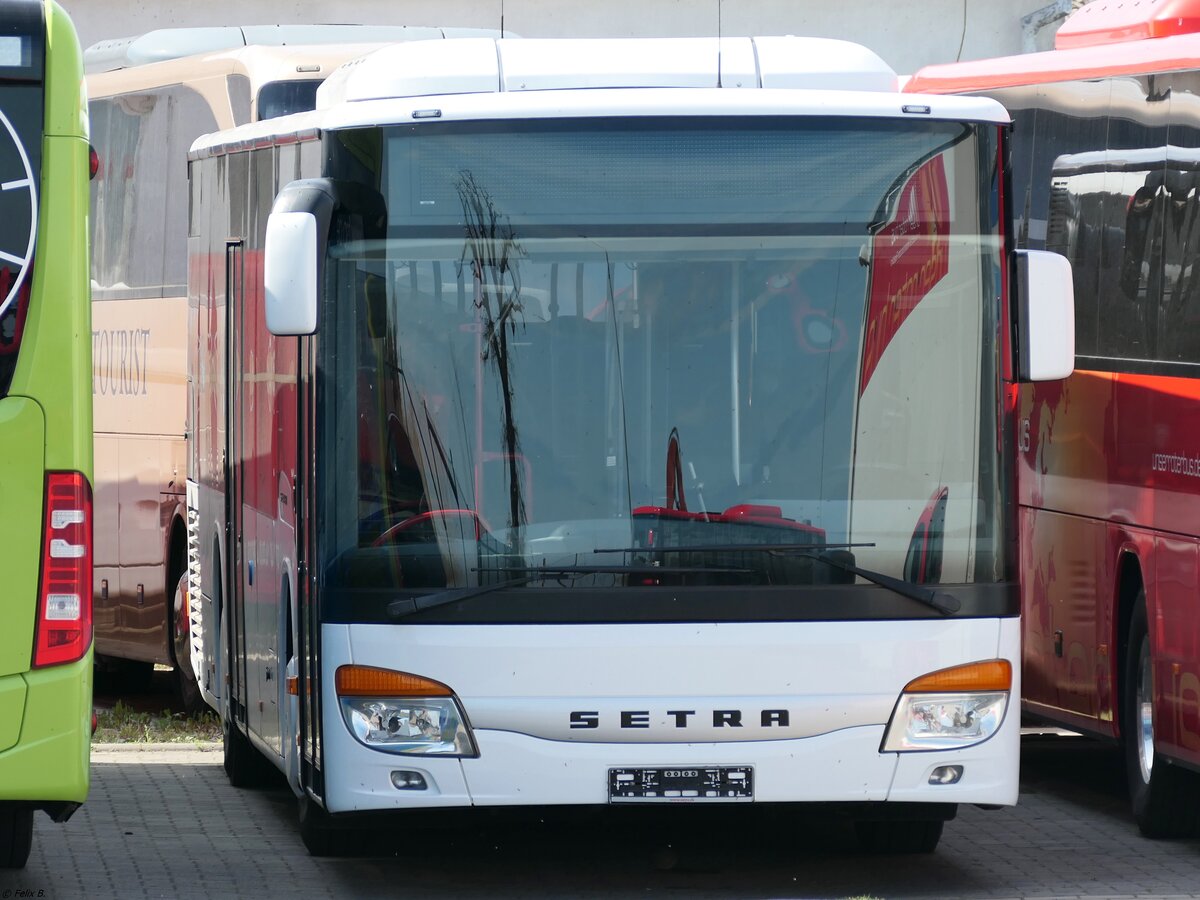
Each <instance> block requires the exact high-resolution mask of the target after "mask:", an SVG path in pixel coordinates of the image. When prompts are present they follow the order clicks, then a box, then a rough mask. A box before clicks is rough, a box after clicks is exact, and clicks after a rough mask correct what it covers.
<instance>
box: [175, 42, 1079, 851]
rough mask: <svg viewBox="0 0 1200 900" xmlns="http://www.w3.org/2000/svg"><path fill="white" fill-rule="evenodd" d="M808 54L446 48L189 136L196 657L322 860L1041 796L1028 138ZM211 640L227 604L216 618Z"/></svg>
mask: <svg viewBox="0 0 1200 900" xmlns="http://www.w3.org/2000/svg"><path fill="white" fill-rule="evenodd" d="M896 81H897V80H896V76H895V75H894V73H893V72H891V71H890V70H889V69H888V68H887V67H886V66H885V65H884V64H883V63H882V62H881V61H880V60H879V58H878V57H876V56H875V55H874V54H872V53H870V52H869V51H867V50H865V49H863V48H860V47H858V46H856V45H852V44H847V43H844V42H839V41H827V40H808V39H800V38H755V39H750V38H736V39H641V40H524V41H521V40H510V39H501V40H483V39H465V40H448V41H440V42H429V43H410V44H407V45H403V46H395V47H390V48H387V49H382V50H379V51H376V52H374V53H372V54H369V55H367V56H365V57H364V58H362V59H360V60H357V61H355V62H352V63H347V64H346V65H345V66H343V67H342V68H341V69H339V70H338V71H337V72H335V73H334V74H333V75H331V76H330V78H329V79H328V80H327V81H326V82H325V84H324V85H323V86H322V87H321V88H320V89H319V91H318V93H317V108H316V109H315V110H314V111H312V112H308V113H301V114H297V115H293V116H288V117H284V118H280V119H276V120H273V121H270V122H260V123H256V124H252V125H247V126H244V127H241V128H238V129H235V130H232V131H227V132H222V133H217V134H212V135H208V136H206V137H204V138H201V139H199V140H198V141H197V142H196V143H195V144H194V145H193V147H192V150H191V154H190V188H191V198H190V210H191V219H190V228H189V266H190V268H189V303H190V304H191V306H192V311H193V315H192V316H191V322H192V323H193V325H194V326H195V329H194V331H193V332H192V334H190V335H189V341H190V342H191V345H192V352H191V353H190V356H189V358H190V359H191V360H192V361H193V368H192V370H191V372H190V378H189V382H190V387H191V390H192V391H193V392H194V395H193V401H192V403H193V409H194V410H195V411H196V412H195V415H196V423H195V428H194V429H193V430H192V432H191V434H190V436H189V442H190V458H189V462H188V473H189V482H188V502H189V506H190V510H189V512H190V516H189V522H190V528H191V529H192V532H191V541H190V545H191V547H192V548H193V553H192V559H191V566H192V571H191V578H192V594H193V596H195V597H199V606H200V609H199V612H200V614H201V615H199V616H196V617H194V626H193V627H194V631H195V633H194V635H193V642H194V649H195V652H196V653H197V654H198V656H199V660H200V666H201V667H202V668H203V669H204V670H207V669H209V668H211V669H212V670H213V671H215V672H218V673H220V677H216V678H212V679H205V681H204V691H205V697H206V699H207V700H208V702H209V703H210V704H211V705H213V706H214V707H215V708H216V709H218V710H219V711H220V713H221V717H222V720H223V722H224V733H225V767H226V771H227V772H228V774H229V777H230V779H231V780H232V781H233V782H234V783H235V784H239V785H244V784H250V783H252V782H254V781H256V780H258V779H259V778H260V777H261V776H262V775H263V774H264V771H269V769H268V764H269V765H270V766H273V767H275V768H278V769H280V770H282V771H283V772H284V773H285V774H286V776H287V778H288V780H289V781H290V783H291V786H292V788H293V790H294V791H295V792H296V794H297V796H298V797H299V799H300V821H301V833H302V836H303V838H304V840H305V843H306V844H307V846H308V847H309V849H310V850H311V851H312V852H315V853H327V852H332V851H334V850H336V849H337V847H338V846H339V843H340V840H339V838H340V836H341V835H343V834H344V833H345V832H344V831H343V830H342V829H343V828H344V827H353V826H355V825H357V824H362V823H364V822H365V821H367V819H368V817H370V818H373V817H374V816H376V815H378V814H381V813H382V814H389V815H403V814H404V813H405V812H406V811H413V810H430V809H433V808H454V807H471V806H478V807H503V806H540V805H605V804H613V805H617V804H628V805H637V804H651V805H652V804H694V805H706V804H722V803H729V804H750V803H754V804H785V803H786V804H798V803H810V802H823V803H829V804H834V805H835V807H834V808H835V809H838V810H840V811H842V812H844V813H846V814H848V815H849V816H851V817H852V818H853V819H854V821H855V823H856V826H857V830H858V833H859V835H860V837H861V838H862V840H863V842H864V843H865V844H866V845H867V846H868V847H872V848H877V849H886V850H900V851H929V850H932V849H933V848H934V847H935V846H936V844H937V842H938V839H939V837H940V835H941V833H942V827H943V822H944V821H945V820H947V819H949V818H951V817H953V815H954V813H955V810H956V809H957V805H958V804H960V803H973V804H985V805H1005V804H1012V803H1014V802H1015V801H1016V798H1017V768H1018V766H1017V762H1018V732H1019V727H1018V726H1019V722H1018V705H1017V702H1016V701H1017V699H1018V693H1019V671H1020V670H1019V665H1018V660H1019V604H1018V596H1017V590H1016V584H1015V558H1014V557H1015V551H1016V543H1015V527H1016V520H1015V507H1014V504H1015V493H1014V486H1013V471H1014V459H1015V452H1016V448H1017V440H1018V436H1017V434H1016V431H1015V421H1014V419H1013V405H1012V398H1013V396H1014V393H1013V391H1014V385H1015V383H1016V382H1017V381H1019V380H1021V379H1055V378H1062V377H1064V376H1065V375H1066V374H1067V373H1068V372H1069V371H1070V369H1071V363H1072V359H1073V357H1072V340H1073V338H1072V335H1073V324H1072V315H1073V313H1072V309H1073V307H1072V300H1071V291H1070V271H1069V265H1068V264H1067V263H1066V261H1065V260H1063V259H1062V258H1061V257H1057V256H1050V255H1047V254H1038V253H1032V252H1031V253H1027V254H1020V255H1018V254H1016V253H1014V252H1013V251H1012V250H1011V245H1010V242H1009V240H1010V237H1009V226H1010V218H1011V213H1010V209H1009V207H1008V205H1007V204H1008V199H1007V197H1006V195H1005V193H1004V186H1005V183H1006V176H1007V173H1006V169H1005V161H1006V159H1007V154H1006V150H1007V147H1006V142H1007V125H1008V117H1007V115H1006V114H1005V112H1004V111H1003V109H1002V108H1001V107H1000V106H999V105H997V104H995V103H994V102H992V101H990V100H985V99H977V98H958V97H921V96H915V95H904V94H900V93H898V92H897V89H896ZM195 623H198V624H195Z"/></svg>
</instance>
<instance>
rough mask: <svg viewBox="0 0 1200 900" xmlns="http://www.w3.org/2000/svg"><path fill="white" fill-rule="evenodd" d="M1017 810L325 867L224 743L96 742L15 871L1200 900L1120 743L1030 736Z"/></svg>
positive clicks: (539, 838) (62, 888)
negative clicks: (1130, 773) (239, 780)
mask: <svg viewBox="0 0 1200 900" xmlns="http://www.w3.org/2000/svg"><path fill="white" fill-rule="evenodd" d="M1025 740H1026V743H1025V747H1024V757H1023V763H1022V770H1023V774H1022V795H1021V802H1020V804H1019V805H1018V806H1017V807H1016V808H1015V809H1006V810H1000V811H983V810H979V809H975V808H967V809H963V810H962V811H961V812H960V813H959V816H958V818H957V819H955V820H954V821H953V822H950V823H948V824H947V826H946V832H945V835H944V837H943V838H942V842H941V845H940V847H939V848H938V851H937V852H936V853H935V854H933V855H929V856H917V857H869V856H865V855H863V854H861V853H860V852H859V851H858V850H857V848H856V845H855V842H854V839H853V834H852V832H851V831H850V829H849V828H848V827H847V826H845V825H843V824H840V823H836V822H830V821H824V822H796V821H795V820H788V821H787V822H786V823H785V824H781V823H780V822H779V821H778V820H776V821H773V822H758V823H753V822H751V823H747V822H746V821H744V820H742V819H740V818H739V819H732V818H730V819H728V820H723V819H721V818H715V819H714V818H710V817H705V824H703V825H696V824H681V823H680V821H679V820H678V819H672V820H670V821H659V822H646V823H644V824H638V825H635V826H633V827H626V826H622V827H620V828H613V827H611V823H610V825H605V824H604V823H603V822H600V823H597V822H592V823H591V824H581V823H578V822H564V821H545V822H534V823H532V824H525V825H519V826H514V825H513V824H512V823H508V824H488V823H485V822H484V818H485V817H483V816H479V815H478V814H477V815H475V816H473V817H470V818H464V819H463V821H462V823H461V824H460V826H459V827H458V828H456V829H455V830H453V831H449V830H446V829H439V830H435V831H428V830H425V829H420V830H419V826H420V822H419V821H418V820H415V819H414V820H413V821H411V822H409V823H405V825H404V826H403V827H401V826H397V828H396V829H395V830H394V831H393V832H392V833H390V834H388V835H385V836H382V837H381V839H380V840H379V841H373V842H372V843H371V844H369V845H364V847H363V850H362V853H361V855H359V856H357V857H354V858H349V859H345V858H343V859H313V858H310V857H309V856H308V854H307V853H306V851H305V849H304V847H303V845H302V844H301V842H300V838H299V836H298V833H297V829H296V824H295V807H294V803H293V801H292V799H291V795H290V794H289V793H288V792H287V791H286V790H284V789H278V790H266V791H257V792H255V791H240V790H235V789H234V788H231V787H230V786H229V784H228V783H227V782H226V780H225V775H224V772H223V770H222V768H221V753H220V750H219V749H215V750H213V749H209V750H207V751H201V750H198V749H165V748H152V749H142V750H138V749H130V748H120V749H111V748H97V749H96V750H95V751H94V753H93V762H94V768H93V781H92V785H93V787H92V794H91V797H90V799H89V800H88V803H87V804H86V805H85V806H84V807H83V808H82V809H81V810H80V811H79V812H78V813H77V814H76V815H75V816H74V818H72V819H71V821H70V822H68V823H66V824H65V825H55V824H53V823H52V822H50V820H49V819H48V818H46V817H45V816H42V815H40V814H39V816H38V817H37V820H36V822H37V824H36V834H35V837H34V849H33V854H32V855H31V857H30V860H29V865H28V867H27V868H26V869H25V870H24V871H23V872H20V873H0V900H15V898H22V897H42V898H54V900H62V898H73V897H87V898H89V900H90V898H109V897H112V898H141V897H171V898H175V897H180V898H191V897H195V898H201V897H203V898H209V897H221V898H225V897H247V898H273V897H287V898H304V897H338V898H351V897H353V898H357V897H381V896H409V895H415V896H422V897H432V896H447V897H489V898H492V897H496V898H502V897H556V898H557V897H570V896H575V897H633V896H637V897H647V896H651V897H652V896H663V895H667V896H678V897H752V898H784V897H875V898H889V897H912V898H918V897H986V898H1002V897H1020V898H1026V897H1039V898H1040V897H1097V898H1099V897H1105V898H1117V897H1139V898H1140V897H1163V898H1166V897H1196V898H1200V840H1187V841H1165V842H1154V841H1147V840H1145V839H1143V838H1141V837H1140V836H1139V835H1138V833H1137V829H1136V827H1135V826H1134V825H1133V824H1132V822H1131V820H1130V818H1129V814H1128V811H1127V801H1126V798H1125V796H1124V793H1123V790H1122V789H1121V787H1120V785H1121V783H1122V774H1121V767H1120V760H1119V757H1118V755H1117V754H1116V752H1115V751H1113V750H1112V749H1110V748H1106V747H1102V746H1099V745H1096V744H1093V743H1091V742H1089V741H1084V740H1082V739H1072V738H1053V739H1051V738H1047V737H1038V738H1029V737H1027V738H1026V739H1025Z"/></svg>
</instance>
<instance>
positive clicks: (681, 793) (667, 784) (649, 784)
mask: <svg viewBox="0 0 1200 900" xmlns="http://www.w3.org/2000/svg"><path fill="white" fill-rule="evenodd" d="M608 799H609V802H610V803H624V802H638V803H646V802H667V803H682V802H688V801H693V802H701V801H709V802H712V801H726V802H728V801H731V800H753V799H754V767H753V766H708V767H703V768H701V767H692V768H682V767H681V768H677V769H676V768H669V767H666V766H664V767H662V768H654V769H609V770H608Z"/></svg>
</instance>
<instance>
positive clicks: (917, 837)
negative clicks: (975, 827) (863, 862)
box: [854, 819, 946, 854]
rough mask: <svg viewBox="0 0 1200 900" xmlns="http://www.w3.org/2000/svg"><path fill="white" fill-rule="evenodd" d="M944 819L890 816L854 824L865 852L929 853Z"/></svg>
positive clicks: (943, 823) (937, 837) (935, 846)
mask: <svg viewBox="0 0 1200 900" xmlns="http://www.w3.org/2000/svg"><path fill="white" fill-rule="evenodd" d="M945 824H946V823H945V822H943V821H941V820H940V819H938V820H934V821H925V820H917V821H912V822H909V821H905V820H903V819H894V820H892V819H889V820H884V821H882V822H877V821H874V820H868V821H861V822H855V823H854V831H855V833H856V834H857V835H858V843H859V846H860V847H862V848H863V850H865V851H866V852H868V853H879V854H888V853H932V852H933V851H934V850H936V849H937V845H938V841H940V840H941V839H942V828H943V827H944V826H945Z"/></svg>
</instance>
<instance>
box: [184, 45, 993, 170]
mask: <svg viewBox="0 0 1200 900" xmlns="http://www.w3.org/2000/svg"><path fill="white" fill-rule="evenodd" d="M681 88H687V90H681ZM747 88H749V89H751V90H746V89H747ZM568 93H569V96H570V100H569V101H567V99H566V97H567V95H568ZM705 115H716V116H722V115H726V116H733V115H748V116H788V115H790V116H803V115H811V116H853V117H861V118H870V117H877V118H884V117H891V118H901V117H911V118H930V119H941V120H952V121H973V122H996V123H1007V122H1008V121H1009V116H1008V113H1007V112H1006V111H1005V110H1004V108H1003V107H1002V106H1001V105H1000V104H999V103H997V102H995V101H994V100H990V99H988V98H984V97H945V96H929V97H915V96H913V95H911V94H902V93H900V92H899V90H898V85H897V79H896V75H895V73H893V72H892V70H891V69H889V68H888V67H887V66H886V64H884V63H883V62H882V60H880V59H879V57H878V56H876V55H875V54H873V53H871V51H869V50H867V49H865V48H863V47H859V46H858V45H855V44H848V43H846V42H844V41H834V40H826V39H816V38H796V37H767V38H601V39H575V40H572V39H517V40H509V39H501V40H484V39H461V40H447V41H429V42H424V43H409V44H405V45H403V46H394V47H387V48H383V49H380V50H376V51H375V52H373V53H371V54H368V55H367V56H364V57H360V58H359V59H355V60H352V61H350V62H347V63H346V64H345V65H344V66H342V67H341V68H340V69H339V70H338V71H337V72H335V73H334V74H333V75H331V76H330V77H329V79H327V80H326V81H325V83H324V84H323V85H322V86H321V87H320V89H319V90H318V91H317V109H316V110H315V111H313V112H308V113H298V114H296V115H293V116H286V117H282V118H279V119H274V120H271V121H267V122H256V123H252V124H249V125H244V126H241V127H239V128H236V129H231V130H229V131H226V132H219V133H215V134H210V135H205V136H203V137H201V138H199V139H197V141H196V142H195V143H194V144H193V145H192V154H193V156H205V155H209V154H210V153H214V152H221V151H222V150H226V151H228V150H236V149H245V148H248V147H252V146H256V145H258V144H260V143H265V142H269V141H271V140H274V139H275V138H276V137H283V136H285V135H297V136H298V135H303V134H306V133H307V134H311V133H314V132H316V131H318V130H331V129H339V128H353V127H362V126H368V125H386V124H392V123H400V122H406V123H412V122H414V120H417V121H419V120H426V119H436V120H441V121H451V120H457V121H472V120H474V121H483V120H500V119H513V118H519V119H531V118H552V117H557V118H566V117H579V118H582V117H597V118H602V117H636V116H642V117H661V116H705Z"/></svg>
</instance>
